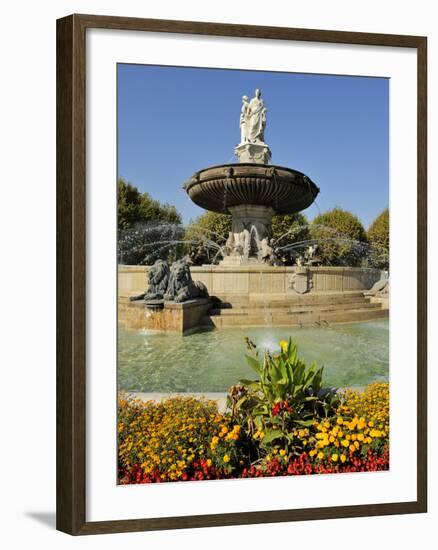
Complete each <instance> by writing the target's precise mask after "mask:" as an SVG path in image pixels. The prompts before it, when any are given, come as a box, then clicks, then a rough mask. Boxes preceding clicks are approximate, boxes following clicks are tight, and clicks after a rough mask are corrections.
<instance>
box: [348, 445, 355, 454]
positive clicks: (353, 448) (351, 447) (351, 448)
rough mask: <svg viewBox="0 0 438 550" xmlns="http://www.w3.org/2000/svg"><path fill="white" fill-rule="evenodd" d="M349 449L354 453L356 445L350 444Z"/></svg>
mask: <svg viewBox="0 0 438 550" xmlns="http://www.w3.org/2000/svg"><path fill="white" fill-rule="evenodd" d="M349 449H350V451H351V452H352V453H354V451H355V450H356V447H355V446H354V445H350V447H349Z"/></svg>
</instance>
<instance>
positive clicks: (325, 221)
mask: <svg viewBox="0 0 438 550" xmlns="http://www.w3.org/2000/svg"><path fill="white" fill-rule="evenodd" d="M309 234H310V238H311V239H314V240H317V241H318V242H317V247H318V248H317V251H316V255H317V256H318V257H319V258H320V259H321V261H322V263H323V264H326V265H349V266H359V265H361V263H362V261H363V258H364V257H365V256H366V255H367V253H368V245H367V244H366V243H367V236H366V232H365V229H364V227H363V225H362V223H361V222H360V220H359V218H358V217H357V216H355V215H354V214H352V213H351V212H349V211H348V210H343V209H342V208H339V207H336V208H333V209H332V210H329V211H327V212H323V213H322V214H319V215H318V216H316V217H315V218H314V219H313V221H312V223H311V224H310V226H309Z"/></svg>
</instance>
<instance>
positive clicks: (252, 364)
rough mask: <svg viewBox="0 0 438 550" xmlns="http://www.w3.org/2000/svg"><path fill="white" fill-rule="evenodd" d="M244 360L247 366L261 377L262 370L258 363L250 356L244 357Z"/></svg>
mask: <svg viewBox="0 0 438 550" xmlns="http://www.w3.org/2000/svg"><path fill="white" fill-rule="evenodd" d="M245 357H246V360H247V361H248V364H249V366H250V367H251V368H252V369H253V370H255V372H256V373H257V374H258V375H259V376H261V375H262V368H261V367H260V363H259V362H258V361H257V359H254V357H251V356H250V355H245Z"/></svg>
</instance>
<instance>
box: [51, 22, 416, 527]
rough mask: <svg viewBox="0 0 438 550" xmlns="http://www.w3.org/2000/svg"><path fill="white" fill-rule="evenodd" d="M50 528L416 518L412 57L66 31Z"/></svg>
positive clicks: (181, 33)
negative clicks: (53, 515) (53, 513)
mask: <svg viewBox="0 0 438 550" xmlns="http://www.w3.org/2000/svg"><path fill="white" fill-rule="evenodd" d="M57 25H58V26H57V51H58V58H57V193H58V195H57V270H58V275H57V299H58V309H57V316H58V321H57V326H58V333H57V342H58V344H57V527H58V529H60V530H61V531H65V532H67V533H70V534H74V535H79V534H95V533H114V532H122V531H125V532H126V531H141V530H153V529H173V528H187V527H203V526H219V525H236V524H251V523H263V522H270V523H272V522H284V521H295V520H309V519H325V518H343V517H353V516H373V515H383V514H402V513H417V512H425V511H426V494H427V492H426V484H427V458H426V457H427V441H426V410H427V408H426V404H427V400H426V389H427V387H426V359H427V358H426V321H427V318H426V282H427V279H426V214H427V193H426V164H427V163H426V160H427V148H426V145H427V134H426V99H427V97H426V90H427V87H426V38H425V37H419V36H395V35H389V34H388V35H386V34H368V33H353V32H351V33H350V32H338V31H326V30H309V29H289V28H277V27H259V26H245V25H232V24H216V23H200V22H197V23H194V22H186V21H164V20H149V19H133V18H123V17H107V16H91V15H72V16H69V17H66V18H63V19H60V20H58V22H57Z"/></svg>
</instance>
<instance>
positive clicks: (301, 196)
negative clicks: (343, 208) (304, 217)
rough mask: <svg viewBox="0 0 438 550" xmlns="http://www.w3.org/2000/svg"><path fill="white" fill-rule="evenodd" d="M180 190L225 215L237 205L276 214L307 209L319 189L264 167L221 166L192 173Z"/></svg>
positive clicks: (281, 169)
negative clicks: (267, 208)
mask: <svg viewBox="0 0 438 550" xmlns="http://www.w3.org/2000/svg"><path fill="white" fill-rule="evenodd" d="M184 189H185V190H186V192H187V193H188V195H189V197H190V198H191V200H192V201H193V202H194V203H195V204H197V205H198V206H200V207H202V208H205V209H206V210H212V211H213V212H221V213H227V214H229V213H230V211H229V208H230V207H233V206H239V205H244V204H247V205H260V206H267V207H271V208H272V209H273V210H274V211H275V212H276V213H277V214H292V213H294V212H300V211H301V210H304V209H306V208H308V207H309V206H310V205H311V204H312V203H313V201H314V200H315V198H316V196H317V195H318V193H319V187H318V186H317V185H315V184H314V183H313V181H312V180H311V179H310V178H308V177H307V176H306V175H304V174H302V173H301V172H298V171H297V170H292V169H291V168H284V167H283V166H274V165H271V164H270V165H266V164H252V163H239V164H222V165H220V166H212V167H210V168H205V169H204V170H199V172H196V173H195V174H194V175H193V176H192V177H191V178H190V179H189V180H188V181H187V182H186V183H185V184H184Z"/></svg>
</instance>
